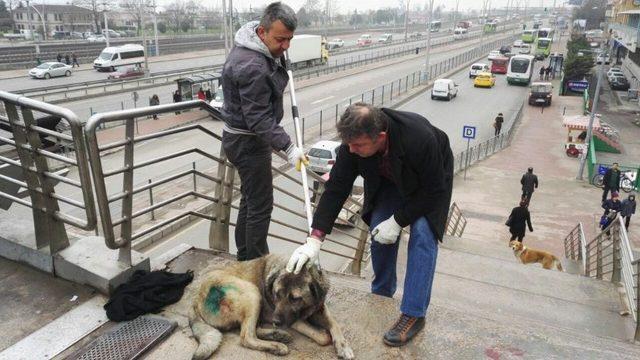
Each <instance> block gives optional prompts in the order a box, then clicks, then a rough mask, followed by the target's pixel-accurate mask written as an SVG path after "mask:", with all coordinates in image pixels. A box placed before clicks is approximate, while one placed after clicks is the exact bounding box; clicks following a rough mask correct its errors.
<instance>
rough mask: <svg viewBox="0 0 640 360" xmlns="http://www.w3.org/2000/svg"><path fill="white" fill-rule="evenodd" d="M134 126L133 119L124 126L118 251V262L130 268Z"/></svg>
mask: <svg viewBox="0 0 640 360" xmlns="http://www.w3.org/2000/svg"><path fill="white" fill-rule="evenodd" d="M134 125H135V119H129V121H127V124H126V125H125V138H126V144H125V145H124V166H125V168H126V170H125V171H124V172H123V173H122V178H123V181H122V192H123V193H125V194H126V195H125V196H124V197H123V198H122V217H123V218H124V219H125V220H124V222H123V223H122V225H121V226H120V236H121V237H122V239H123V240H124V241H125V244H126V245H125V246H123V247H121V248H120V249H119V250H118V251H119V253H118V261H120V262H123V263H124V264H126V265H127V266H131V234H132V232H133V222H132V219H131V213H132V211H133V152H134V145H135V144H134V142H133V140H134V134H133V132H134V129H133V127H134Z"/></svg>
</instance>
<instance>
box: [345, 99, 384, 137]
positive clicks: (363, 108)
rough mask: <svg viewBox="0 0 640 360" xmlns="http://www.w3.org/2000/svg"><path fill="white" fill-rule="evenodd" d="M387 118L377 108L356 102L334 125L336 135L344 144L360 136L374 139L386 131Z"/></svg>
mask: <svg viewBox="0 0 640 360" xmlns="http://www.w3.org/2000/svg"><path fill="white" fill-rule="evenodd" d="M388 127H389V116H387V114H385V113H384V112H383V111H382V110H380V109H379V108H377V107H375V106H373V105H370V104H367V103H363V102H357V103H355V104H352V105H350V106H349V107H348V108H347V110H345V112H344V114H342V116H341V117H340V121H338V124H337V125H336V128H337V130H338V134H339V135H340V138H341V139H342V141H344V142H349V141H351V140H353V139H355V138H358V137H360V136H362V135H366V136H368V137H369V138H370V139H376V137H377V136H378V134H380V133H381V132H382V131H388Z"/></svg>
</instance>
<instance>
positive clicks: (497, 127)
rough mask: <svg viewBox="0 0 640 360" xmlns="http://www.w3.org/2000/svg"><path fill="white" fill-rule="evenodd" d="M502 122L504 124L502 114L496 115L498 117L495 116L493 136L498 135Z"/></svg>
mask: <svg viewBox="0 0 640 360" xmlns="http://www.w3.org/2000/svg"><path fill="white" fill-rule="evenodd" d="M503 122H504V115H502V113H498V116H496V120H495V121H494V122H493V128H494V129H495V131H494V133H493V136H498V135H500V130H502V123H503Z"/></svg>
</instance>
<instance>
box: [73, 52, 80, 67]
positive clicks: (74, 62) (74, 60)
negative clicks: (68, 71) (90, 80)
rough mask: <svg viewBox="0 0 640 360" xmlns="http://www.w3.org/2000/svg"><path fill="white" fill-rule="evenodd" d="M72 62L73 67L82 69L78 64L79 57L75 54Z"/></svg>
mask: <svg viewBox="0 0 640 360" xmlns="http://www.w3.org/2000/svg"><path fill="white" fill-rule="evenodd" d="M71 60H72V65H71V66H72V67H76V66H77V67H80V64H78V56H77V55H76V53H75V52H72V53H71Z"/></svg>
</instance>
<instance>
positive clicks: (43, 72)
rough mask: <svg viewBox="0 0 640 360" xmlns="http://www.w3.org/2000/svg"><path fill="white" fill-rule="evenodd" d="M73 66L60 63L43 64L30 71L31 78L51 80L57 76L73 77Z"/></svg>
mask: <svg viewBox="0 0 640 360" xmlns="http://www.w3.org/2000/svg"><path fill="white" fill-rule="evenodd" d="M71 70H72V67H71V65H67V64H63V63H59V62H55V61H54V62H46V63H42V64H40V65H38V66H36V67H34V68H33V69H31V70H29V76H31V77H32V78H34V79H49V78H52V77H56V76H71Z"/></svg>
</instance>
